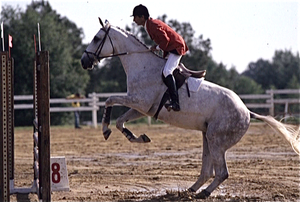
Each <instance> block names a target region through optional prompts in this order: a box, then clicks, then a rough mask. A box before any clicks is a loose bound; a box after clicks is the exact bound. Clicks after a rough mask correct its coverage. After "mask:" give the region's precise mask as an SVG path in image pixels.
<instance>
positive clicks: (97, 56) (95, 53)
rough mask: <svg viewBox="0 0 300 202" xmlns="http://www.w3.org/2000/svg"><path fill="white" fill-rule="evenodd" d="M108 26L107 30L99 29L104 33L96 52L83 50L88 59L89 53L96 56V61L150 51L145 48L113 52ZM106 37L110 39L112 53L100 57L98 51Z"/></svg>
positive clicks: (100, 49)
mask: <svg viewBox="0 0 300 202" xmlns="http://www.w3.org/2000/svg"><path fill="white" fill-rule="evenodd" d="M110 27H111V26H109V27H108V28H107V30H106V29H104V28H101V30H103V31H104V32H105V35H104V38H103V39H102V41H101V42H100V44H99V46H98V48H97V50H96V52H90V51H87V50H85V51H84V52H85V53H86V54H87V56H88V58H89V59H91V58H90V56H89V54H91V55H93V56H94V58H96V59H97V60H98V61H100V60H102V59H104V58H110V57H116V56H121V55H129V54H133V53H146V52H150V51H151V50H150V49H147V50H144V51H134V52H124V53H116V54H115V48H114V45H113V42H112V40H111V38H110V36H109V35H108V33H109V31H110ZM107 37H108V39H109V41H110V44H111V47H112V49H113V53H112V54H110V55H106V56H101V57H100V53H101V51H102V48H103V46H104V43H105V41H106V39H107Z"/></svg>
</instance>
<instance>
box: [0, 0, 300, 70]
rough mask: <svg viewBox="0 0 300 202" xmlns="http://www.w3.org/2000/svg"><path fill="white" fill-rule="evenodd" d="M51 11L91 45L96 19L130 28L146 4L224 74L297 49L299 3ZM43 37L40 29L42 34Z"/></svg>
mask: <svg viewBox="0 0 300 202" xmlns="http://www.w3.org/2000/svg"><path fill="white" fill-rule="evenodd" d="M49 2H50V5H51V7H52V9H53V10H56V11H57V13H58V14H60V15H61V16H62V17H67V18H68V19H69V20H70V21H72V22H74V23H76V25H77V27H79V28H82V29H83V32H84V35H85V38H84V40H83V42H84V43H89V42H90V41H91V40H92V38H93V37H94V35H95V34H96V33H97V32H98V30H99V29H100V24H99V21H98V17H101V19H102V20H105V19H107V20H108V21H109V22H110V24H112V25H114V26H118V27H121V28H125V26H126V25H128V26H131V23H132V22H133V21H132V20H133V18H132V17H130V15H131V14H132V10H133V8H134V7H135V6H136V5H139V4H141V3H142V4H143V5H145V6H146V7H147V8H148V10H149V13H150V16H151V17H152V18H157V17H158V16H162V15H164V14H166V15H167V20H171V19H176V20H177V21H179V22H181V23H183V22H188V23H190V24H191V26H192V28H193V30H194V31H195V35H194V36H195V37H199V36H200V35H203V38H204V39H207V38H209V39H210V40H211V46H212V51H211V55H212V58H213V60H214V61H216V62H217V63H221V62H222V63H223V64H224V65H226V67H227V69H230V68H231V67H235V68H236V70H237V71H238V72H239V73H242V72H243V71H245V70H246V69H247V67H248V64H249V63H250V62H256V61H257V60H258V59H264V60H269V61H272V57H273V56H274V54H275V51H276V50H290V51H292V52H293V53H294V54H297V53H298V52H299V49H300V48H299V47H300V41H299V40H300V39H299V38H300V27H299V25H300V1H299V0H272V1H271V0H209V1H208V0H185V1H171V0H167V1H161V0H151V1H141V0H140V1H137V0H50V1H49ZM30 3H31V0H1V8H2V6H3V5H11V6H13V7H16V6H17V5H19V7H21V8H22V9H23V10H24V11H25V9H26V6H27V5H28V4H30ZM41 32H42V30H41Z"/></svg>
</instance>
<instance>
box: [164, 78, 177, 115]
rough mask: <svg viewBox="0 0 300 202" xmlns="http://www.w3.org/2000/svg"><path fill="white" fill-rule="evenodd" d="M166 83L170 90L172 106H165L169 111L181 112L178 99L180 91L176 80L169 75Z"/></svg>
mask: <svg viewBox="0 0 300 202" xmlns="http://www.w3.org/2000/svg"><path fill="white" fill-rule="evenodd" d="M165 83H166V85H167V87H168V88H169V93H170V98H171V102H170V104H165V107H166V108H167V110H168V111H170V110H174V111H180V106H179V99H178V91H177V88H176V84H175V79H174V77H173V75H171V74H170V75H168V76H167V77H166V79H165Z"/></svg>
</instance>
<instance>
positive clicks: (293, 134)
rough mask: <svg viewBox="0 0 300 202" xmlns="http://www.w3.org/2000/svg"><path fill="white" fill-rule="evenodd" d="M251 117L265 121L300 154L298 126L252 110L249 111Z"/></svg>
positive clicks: (299, 128)
mask: <svg viewBox="0 0 300 202" xmlns="http://www.w3.org/2000/svg"><path fill="white" fill-rule="evenodd" d="M250 116H251V118H255V119H258V120H261V121H264V122H266V123H267V124H268V125H269V126H270V127H271V128H273V129H274V130H275V131H276V132H278V133H279V134H281V135H283V136H284V137H285V139H286V140H287V141H288V142H289V143H290V144H291V145H292V147H293V149H294V151H295V152H296V153H297V154H298V155H300V126H298V128H297V129H295V127H293V126H291V125H287V124H284V123H281V122H279V121H277V120H276V119H274V118H273V117H272V116H262V115H258V114H256V113H254V112H250Z"/></svg>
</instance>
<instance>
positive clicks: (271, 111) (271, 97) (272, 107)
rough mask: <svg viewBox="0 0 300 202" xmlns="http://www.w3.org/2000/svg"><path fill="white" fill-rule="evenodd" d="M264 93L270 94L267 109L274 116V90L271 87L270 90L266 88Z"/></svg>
mask: <svg viewBox="0 0 300 202" xmlns="http://www.w3.org/2000/svg"><path fill="white" fill-rule="evenodd" d="M266 93H269V94H270V104H271V108H270V109H269V113H270V115H271V116H274V92H273V89H271V90H267V92H266Z"/></svg>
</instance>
